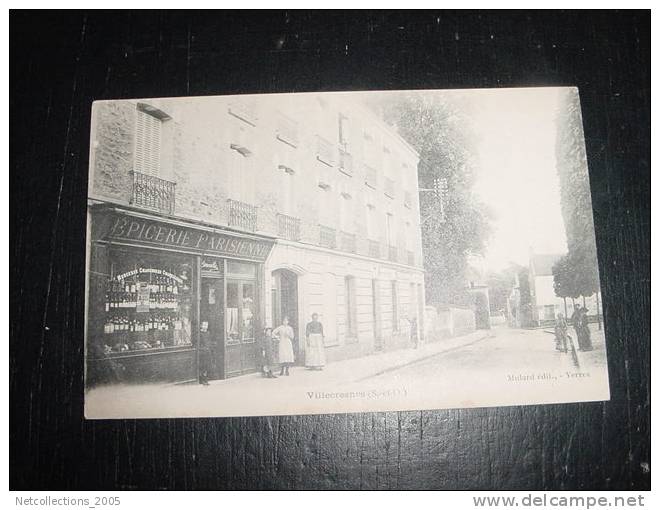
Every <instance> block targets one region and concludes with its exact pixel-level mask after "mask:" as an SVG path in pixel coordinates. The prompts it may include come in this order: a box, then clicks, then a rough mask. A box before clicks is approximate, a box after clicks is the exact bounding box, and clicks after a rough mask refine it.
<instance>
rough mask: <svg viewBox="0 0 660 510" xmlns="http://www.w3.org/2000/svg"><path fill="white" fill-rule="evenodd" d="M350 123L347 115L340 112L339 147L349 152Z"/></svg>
mask: <svg viewBox="0 0 660 510" xmlns="http://www.w3.org/2000/svg"><path fill="white" fill-rule="evenodd" d="M349 129H350V125H349V123H348V117H346V115H344V114H342V113H340V114H339V149H340V150H342V151H343V152H350V148H349V147H350V132H349Z"/></svg>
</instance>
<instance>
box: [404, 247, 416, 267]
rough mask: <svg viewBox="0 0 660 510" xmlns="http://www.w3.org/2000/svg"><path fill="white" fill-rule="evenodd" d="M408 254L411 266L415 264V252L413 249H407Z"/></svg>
mask: <svg viewBox="0 0 660 510" xmlns="http://www.w3.org/2000/svg"><path fill="white" fill-rule="evenodd" d="M406 255H407V258H408V265H409V266H414V265H415V252H414V251H412V250H407V251H406Z"/></svg>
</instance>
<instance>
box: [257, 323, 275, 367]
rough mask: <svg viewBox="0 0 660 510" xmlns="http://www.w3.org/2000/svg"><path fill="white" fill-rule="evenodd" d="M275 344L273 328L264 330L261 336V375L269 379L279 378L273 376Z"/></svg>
mask: <svg viewBox="0 0 660 510" xmlns="http://www.w3.org/2000/svg"><path fill="white" fill-rule="evenodd" d="M273 343H274V340H273V328H270V327H269V328H264V332H263V334H262V335H261V374H262V375H263V376H264V377H267V378H268V379H276V378H277V376H276V375H275V374H273V364H274V363H275V352H274V346H273Z"/></svg>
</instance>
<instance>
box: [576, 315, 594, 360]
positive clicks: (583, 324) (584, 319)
mask: <svg viewBox="0 0 660 510" xmlns="http://www.w3.org/2000/svg"><path fill="white" fill-rule="evenodd" d="M588 313H589V309H588V308H587V307H586V306H583V307H582V308H581V309H580V319H579V327H580V333H579V335H580V336H579V337H578V343H579V344H580V350H581V351H592V350H593V346H592V345H591V330H590V329H589V316H588Z"/></svg>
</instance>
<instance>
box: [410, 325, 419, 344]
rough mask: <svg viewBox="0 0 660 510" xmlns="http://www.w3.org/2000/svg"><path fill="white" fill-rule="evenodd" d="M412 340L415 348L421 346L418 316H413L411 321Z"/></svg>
mask: <svg viewBox="0 0 660 510" xmlns="http://www.w3.org/2000/svg"><path fill="white" fill-rule="evenodd" d="M410 341H411V342H412V345H413V349H417V348H418V347H419V333H418V332H417V317H413V318H412V320H411V321H410Z"/></svg>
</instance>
